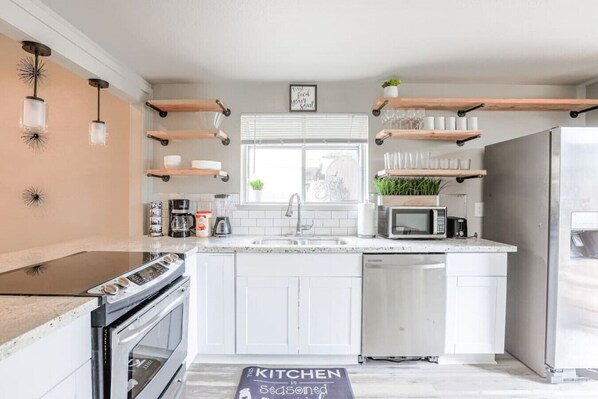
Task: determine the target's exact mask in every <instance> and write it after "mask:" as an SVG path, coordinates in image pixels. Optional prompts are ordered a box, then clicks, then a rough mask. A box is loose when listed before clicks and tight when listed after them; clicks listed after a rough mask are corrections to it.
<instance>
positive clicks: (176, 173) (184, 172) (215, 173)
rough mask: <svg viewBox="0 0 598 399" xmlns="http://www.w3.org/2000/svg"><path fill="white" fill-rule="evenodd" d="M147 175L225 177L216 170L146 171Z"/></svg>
mask: <svg viewBox="0 0 598 399" xmlns="http://www.w3.org/2000/svg"><path fill="white" fill-rule="evenodd" d="M147 174H148V175H155V176H226V175H227V173H226V172H224V171H222V170H218V169H148V170H147Z"/></svg>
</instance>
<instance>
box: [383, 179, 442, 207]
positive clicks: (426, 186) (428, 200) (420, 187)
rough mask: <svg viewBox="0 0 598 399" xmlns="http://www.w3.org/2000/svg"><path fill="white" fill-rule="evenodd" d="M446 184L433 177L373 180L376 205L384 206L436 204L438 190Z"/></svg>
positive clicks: (437, 203)
mask: <svg viewBox="0 0 598 399" xmlns="http://www.w3.org/2000/svg"><path fill="white" fill-rule="evenodd" d="M446 184H447V183H446V182H444V183H443V182H442V179H440V178H435V177H414V178H392V177H381V178H377V179H375V180H374V187H375V188H376V192H377V193H378V205H385V206H428V205H430V206H438V205H439V194H440V191H441V190H442V189H443V188H444V187H445V186H446Z"/></svg>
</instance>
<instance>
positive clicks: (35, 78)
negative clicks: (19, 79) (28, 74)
mask: <svg viewBox="0 0 598 399" xmlns="http://www.w3.org/2000/svg"><path fill="white" fill-rule="evenodd" d="M38 68H39V51H37V50H35V68H33V97H34V98H37V77H38V75H37V74H38Z"/></svg>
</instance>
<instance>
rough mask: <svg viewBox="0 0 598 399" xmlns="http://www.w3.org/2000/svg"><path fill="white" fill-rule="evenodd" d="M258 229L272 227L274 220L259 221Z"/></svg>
mask: <svg viewBox="0 0 598 399" xmlns="http://www.w3.org/2000/svg"><path fill="white" fill-rule="evenodd" d="M257 225H258V227H271V226H272V219H257Z"/></svg>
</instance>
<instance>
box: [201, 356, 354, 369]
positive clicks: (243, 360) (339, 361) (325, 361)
mask: <svg viewBox="0 0 598 399" xmlns="http://www.w3.org/2000/svg"><path fill="white" fill-rule="evenodd" d="M193 363H210V364H212V363H220V364H275V365H283V364H284V365H312V366H313V365H331V366H343V365H353V364H358V357H357V355H334V356H319V355H202V354H200V355H197V356H196V357H195V359H193Z"/></svg>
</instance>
